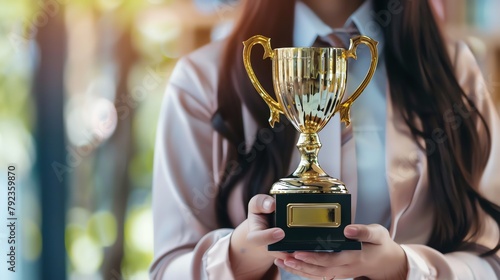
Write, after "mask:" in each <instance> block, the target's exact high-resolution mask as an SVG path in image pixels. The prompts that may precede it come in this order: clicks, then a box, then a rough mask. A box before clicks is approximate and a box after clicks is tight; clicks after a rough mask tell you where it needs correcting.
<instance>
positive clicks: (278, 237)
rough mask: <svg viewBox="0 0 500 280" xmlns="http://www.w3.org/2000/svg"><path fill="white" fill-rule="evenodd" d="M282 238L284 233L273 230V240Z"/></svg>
mask: <svg viewBox="0 0 500 280" xmlns="http://www.w3.org/2000/svg"><path fill="white" fill-rule="evenodd" d="M283 237H285V232H284V231H282V230H279V229H277V230H275V231H274V232H273V238H275V239H283Z"/></svg>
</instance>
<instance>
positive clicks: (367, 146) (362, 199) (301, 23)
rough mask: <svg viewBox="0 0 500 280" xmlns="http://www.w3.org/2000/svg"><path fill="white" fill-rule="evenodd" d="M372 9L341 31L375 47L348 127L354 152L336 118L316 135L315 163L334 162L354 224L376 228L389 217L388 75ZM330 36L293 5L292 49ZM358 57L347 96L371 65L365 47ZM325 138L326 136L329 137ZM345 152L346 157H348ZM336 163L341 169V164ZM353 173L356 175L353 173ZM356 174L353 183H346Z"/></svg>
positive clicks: (363, 9) (352, 63)
mask: <svg viewBox="0 0 500 280" xmlns="http://www.w3.org/2000/svg"><path fill="white" fill-rule="evenodd" d="M372 5H373V3H372V1H371V0H367V1H365V2H364V3H363V4H362V5H361V6H360V7H359V8H358V9H357V10H356V11H355V12H354V13H353V14H352V15H351V16H350V17H349V18H348V20H347V21H346V23H345V25H344V27H345V28H347V27H349V26H351V25H352V24H353V23H354V25H356V27H357V29H358V30H359V32H360V34H362V35H367V36H368V37H371V38H372V39H374V40H376V41H378V42H379V44H378V51H379V61H378V66H377V70H376V71H375V75H374V77H373V78H372V80H371V82H370V83H369V85H368V86H367V88H366V89H365V90H364V92H363V93H362V94H361V96H360V97H359V98H358V99H357V100H356V102H354V105H353V106H352V108H351V121H352V124H351V125H352V131H353V139H354V142H355V149H351V150H355V151H352V152H351V151H350V149H346V148H345V147H346V146H348V142H349V139H345V137H344V139H340V134H341V133H342V132H341V129H340V127H341V125H340V121H339V118H338V116H335V117H334V118H332V120H331V121H330V123H328V125H327V126H334V128H330V129H325V131H322V133H320V137H321V141H322V143H323V148H322V150H321V151H320V154H319V156H320V158H319V159H320V164H322V165H326V166H328V165H329V166H332V163H329V164H323V162H325V160H330V161H334V163H333V168H330V170H326V171H327V172H328V173H330V175H331V176H334V177H340V179H341V180H343V181H344V183H346V186H347V189H348V190H349V191H350V192H357V197H358V199H357V202H356V201H353V207H355V208H356V209H355V212H354V211H353V216H354V217H355V219H354V222H355V223H362V224H370V223H378V224H381V225H383V226H386V227H389V226H390V218H391V215H390V213H391V212H390V200H389V192H388V189H387V180H386V166H385V163H386V160H385V154H386V153H385V149H386V147H385V131H386V129H385V126H386V91H387V74H386V69H385V62H384V59H383V52H382V50H383V45H384V37H383V33H382V30H381V29H380V26H379V24H377V23H376V21H375V19H374V18H373V16H372V14H373V8H372ZM332 32H333V29H332V28H331V27H330V26H328V25H326V24H325V23H324V22H323V21H322V20H321V19H320V18H319V17H318V16H317V15H316V14H315V13H314V12H313V11H312V10H311V9H310V8H309V7H308V6H307V5H306V4H304V3H302V2H300V1H299V2H297V5H296V9H295V25H294V33H293V34H294V45H295V46H297V47H298V46H304V47H307V46H311V45H312V44H313V43H314V42H315V41H316V39H317V37H318V36H325V35H328V34H330V33H332ZM357 55H358V59H357V60H351V59H350V60H349V61H348V78H347V80H348V81H347V90H346V96H348V95H350V94H351V93H352V92H354V90H355V89H356V87H357V86H358V85H359V84H360V83H361V81H362V80H363V79H364V77H365V75H366V72H367V71H368V68H369V65H370V51H369V49H368V48H367V47H366V46H363V45H361V46H359V47H358V49H357ZM337 115H338V114H337ZM342 127H343V125H342ZM342 130H344V129H342ZM328 132H330V135H328V134H327V133H328ZM335 134H337V135H335ZM348 137H350V136H348ZM332 140H333V141H332ZM330 142H334V143H335V144H333V145H335V146H336V147H333V148H331V149H329V150H328V148H327V147H325V146H328V144H331V143H330ZM340 143H342V144H340ZM351 145H352V144H351ZM340 146H341V147H342V148H340ZM324 150H327V151H328V152H330V151H332V152H330V153H333V154H323V153H322V152H324ZM346 151H349V152H347V153H346ZM350 157H355V158H356V163H355V164H356V166H353V165H354V163H353V162H352V159H351V158H350ZM339 161H341V162H342V164H339ZM335 162H336V164H335ZM325 163H326V162H325ZM292 165H293V162H292ZM325 169H326V168H325ZM353 169H356V170H355V171H354V172H353ZM356 171H357V176H355V177H356V178H349V177H352V176H353V175H352V174H353V173H354V174H355V173H356ZM339 174H340V175H339ZM356 181H357V182H356ZM356 184H357V186H356ZM353 197H354V196H353ZM356 213H357V215H356Z"/></svg>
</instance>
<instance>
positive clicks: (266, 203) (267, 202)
mask: <svg viewBox="0 0 500 280" xmlns="http://www.w3.org/2000/svg"><path fill="white" fill-rule="evenodd" d="M271 204H273V201H272V200H271V199H269V198H266V199H265V200H264V203H262V207H264V209H265V210H271Z"/></svg>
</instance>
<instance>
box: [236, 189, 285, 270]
mask: <svg viewBox="0 0 500 280" xmlns="http://www.w3.org/2000/svg"><path fill="white" fill-rule="evenodd" d="M275 207H276V204H275V200H274V198H273V197H272V196H269V195H264V194H258V195H256V196H254V197H252V199H250V202H249V203H248V217H247V219H246V220H245V221H244V222H243V223H241V224H240V225H239V226H238V227H237V228H236V229H235V230H234V232H233V235H232V236H231V243H230V250H229V251H230V253H229V254H230V255H229V257H230V262H231V269H232V271H233V275H234V276H235V279H238V280H239V279H263V278H270V277H268V275H270V274H274V273H277V272H276V271H273V268H274V269H275V266H274V265H273V261H274V260H275V259H276V258H281V259H285V258H287V257H288V256H291V255H289V254H286V253H282V252H269V251H267V245H269V244H272V243H275V242H278V241H280V240H281V239H283V238H284V237H285V232H284V231H283V230H282V229H280V228H269V223H268V218H269V214H271V213H273V212H274V209H275Z"/></svg>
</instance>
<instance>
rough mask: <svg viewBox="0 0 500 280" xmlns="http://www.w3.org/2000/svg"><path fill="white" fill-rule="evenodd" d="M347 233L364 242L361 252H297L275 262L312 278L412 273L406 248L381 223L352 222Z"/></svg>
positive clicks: (403, 276) (385, 276) (396, 276)
mask: <svg viewBox="0 0 500 280" xmlns="http://www.w3.org/2000/svg"><path fill="white" fill-rule="evenodd" d="M344 234H345V236H346V237H347V238H349V239H356V240H359V241H361V242H363V249H362V250H360V251H342V252H337V253H314V252H295V253H293V254H291V255H288V256H287V257H286V258H277V259H276V260H275V264H276V265H277V266H279V267H282V268H283V269H285V270H287V271H289V272H291V273H294V274H296V275H300V276H304V277H307V278H311V279H333V278H337V279H339V278H340V279H342V278H355V277H361V276H364V277H368V278H370V279H406V275H407V272H408V267H407V260H406V255H405V252H404V251H403V249H402V248H401V247H400V246H399V245H398V244H397V243H396V242H394V241H393V240H392V239H391V237H390V236H389V232H388V231H387V229H386V228H384V227H383V226H381V225H377V224H373V225H348V226H347V227H346V228H345V229H344Z"/></svg>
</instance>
